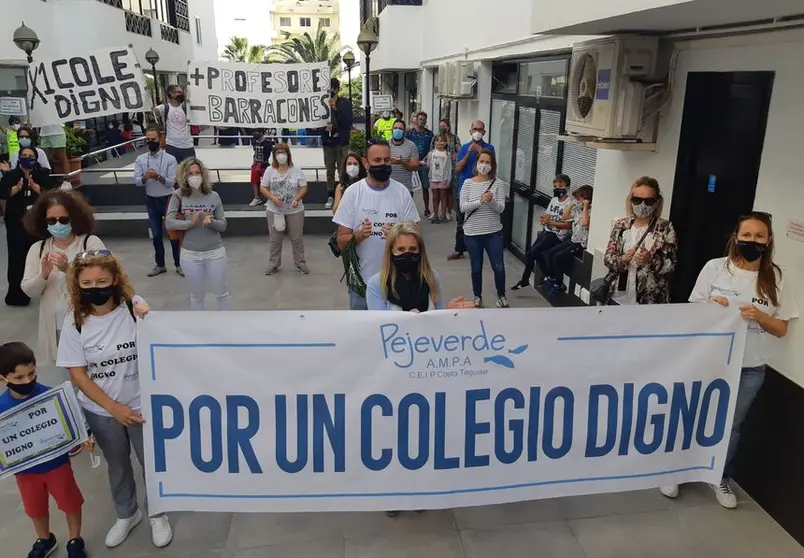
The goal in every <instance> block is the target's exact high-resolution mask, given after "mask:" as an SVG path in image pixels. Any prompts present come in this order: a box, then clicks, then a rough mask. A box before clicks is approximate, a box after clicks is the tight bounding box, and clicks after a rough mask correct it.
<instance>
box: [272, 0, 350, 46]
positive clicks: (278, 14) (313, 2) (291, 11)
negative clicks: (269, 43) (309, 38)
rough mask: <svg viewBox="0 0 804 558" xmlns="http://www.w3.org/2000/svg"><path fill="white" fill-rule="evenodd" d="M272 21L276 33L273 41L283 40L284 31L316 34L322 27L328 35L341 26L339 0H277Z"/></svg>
mask: <svg viewBox="0 0 804 558" xmlns="http://www.w3.org/2000/svg"><path fill="white" fill-rule="evenodd" d="M271 21H272V23H273V29H274V31H275V33H276V35H275V37H274V39H273V42H274V43H275V44H276V43H280V42H282V37H283V35H282V33H283V32H287V33H290V34H291V35H302V34H304V33H309V34H310V35H315V33H316V31H317V29H318V28H319V27H321V28H322V29H324V30H325V31H326V32H327V34H328V35H332V34H334V33H339V32H340V28H341V21H340V7H339V2H338V0H275V1H274V6H273V8H272V9H271Z"/></svg>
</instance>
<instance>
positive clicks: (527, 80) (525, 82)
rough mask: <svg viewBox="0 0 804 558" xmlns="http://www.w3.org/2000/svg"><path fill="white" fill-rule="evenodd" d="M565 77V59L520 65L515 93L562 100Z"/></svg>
mask: <svg viewBox="0 0 804 558" xmlns="http://www.w3.org/2000/svg"><path fill="white" fill-rule="evenodd" d="M566 75H567V60H566V59H564V60H545V61H540V62H529V63H527V64H521V65H520V68H519V87H518V89H517V92H518V93H519V94H520V95H533V96H535V97H553V98H558V99H563V98H564V90H565V88H566V86H567V78H566Z"/></svg>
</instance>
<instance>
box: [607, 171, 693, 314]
mask: <svg viewBox="0 0 804 558" xmlns="http://www.w3.org/2000/svg"><path fill="white" fill-rule="evenodd" d="M663 207H664V197H663V196H662V191H661V189H660V188H659V182H657V180H656V179H655V178H651V177H649V176H642V177H640V178H637V179H636V180H635V181H634V183H633V185H631V191H630V192H629V194H628V197H627V198H626V200H625V208H626V215H627V217H625V218H623V219H620V220H619V221H617V222H616V223H614V227H613V228H612V230H611V236H610V238H609V245H608V248H607V249H606V255H605V257H604V259H603V263H605V264H606V267H607V268H608V269H609V272H608V274H607V275H606V279H605V282H606V285H607V287H608V295H609V297H610V298H611V299H612V300H614V301H615V302H616V303H617V304H620V305H624V304H666V303H668V302H670V277H671V276H672V273H673V270H674V269H675V268H676V253H677V246H676V232H675V230H674V229H673V224H672V223H671V222H670V221H668V220H667V219H663V218H662V208H663Z"/></svg>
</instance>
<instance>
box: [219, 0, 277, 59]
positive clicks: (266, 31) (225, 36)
mask: <svg viewBox="0 0 804 558" xmlns="http://www.w3.org/2000/svg"><path fill="white" fill-rule="evenodd" d="M214 2H215V16H216V19H215V24H216V27H217V31H218V53H222V52H223V50H224V49H225V48H226V45H228V44H229V42H230V41H231V40H232V38H233V37H240V38H244V39H246V40H248V43H249V45H270V44H271V41H272V38H273V36H274V32H273V30H272V29H271V25H269V22H270V21H271V3H270V1H268V0H214Z"/></svg>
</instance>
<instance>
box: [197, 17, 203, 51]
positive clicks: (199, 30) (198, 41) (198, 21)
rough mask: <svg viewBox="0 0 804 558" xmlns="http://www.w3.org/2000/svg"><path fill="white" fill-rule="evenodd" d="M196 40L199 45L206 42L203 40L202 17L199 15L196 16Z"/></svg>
mask: <svg viewBox="0 0 804 558" xmlns="http://www.w3.org/2000/svg"><path fill="white" fill-rule="evenodd" d="M195 42H196V43H198V44H199V45H203V44H204V42H203V41H202V40H201V18H200V17H198V16H195Z"/></svg>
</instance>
